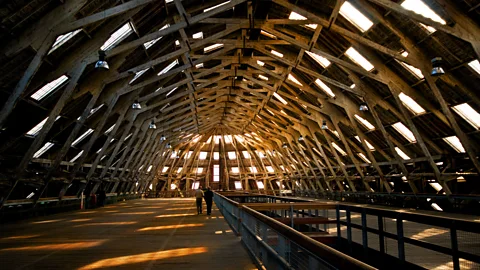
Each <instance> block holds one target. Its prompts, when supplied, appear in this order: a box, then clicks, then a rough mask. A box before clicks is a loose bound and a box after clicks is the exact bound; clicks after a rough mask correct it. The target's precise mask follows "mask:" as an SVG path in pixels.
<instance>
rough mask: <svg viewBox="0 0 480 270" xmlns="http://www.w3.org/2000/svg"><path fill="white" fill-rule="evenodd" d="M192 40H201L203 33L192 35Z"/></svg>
mask: <svg viewBox="0 0 480 270" xmlns="http://www.w3.org/2000/svg"><path fill="white" fill-rule="evenodd" d="M192 38H193V39H203V32H198V33H195V34H193V35H192Z"/></svg>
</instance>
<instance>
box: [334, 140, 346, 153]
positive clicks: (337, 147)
mask: <svg viewBox="0 0 480 270" xmlns="http://www.w3.org/2000/svg"><path fill="white" fill-rule="evenodd" d="M332 146H333V148H335V149H336V150H337V151H338V152H339V153H340V154H341V155H342V156H346V155H347V152H345V151H343V149H342V148H340V146H338V145H337V144H336V143H334V142H332Z"/></svg>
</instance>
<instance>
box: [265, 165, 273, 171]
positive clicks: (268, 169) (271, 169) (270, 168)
mask: <svg viewBox="0 0 480 270" xmlns="http://www.w3.org/2000/svg"><path fill="white" fill-rule="evenodd" d="M265 169H267V172H270V173H273V172H275V169H273V167H272V166H266V167H265Z"/></svg>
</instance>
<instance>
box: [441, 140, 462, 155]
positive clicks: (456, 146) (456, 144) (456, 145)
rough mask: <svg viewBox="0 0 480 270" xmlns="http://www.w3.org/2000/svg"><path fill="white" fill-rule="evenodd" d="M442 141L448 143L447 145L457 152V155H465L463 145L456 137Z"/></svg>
mask: <svg viewBox="0 0 480 270" xmlns="http://www.w3.org/2000/svg"><path fill="white" fill-rule="evenodd" d="M443 140H444V141H445V142H446V143H448V145H450V146H451V147H452V148H453V149H455V151H457V152H458V153H465V148H463V145H462V143H461V142H460V140H459V139H458V137H457V136H450V137H446V138H443Z"/></svg>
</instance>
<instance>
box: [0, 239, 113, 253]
mask: <svg viewBox="0 0 480 270" xmlns="http://www.w3.org/2000/svg"><path fill="white" fill-rule="evenodd" d="M105 241H106V240H100V241H84V242H73V243H64V244H50V245H39V246H25V247H13V248H4V249H0V252H1V251H31V250H66V249H82V248H91V247H96V246H99V245H101V244H103V243H104V242H105Z"/></svg>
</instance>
